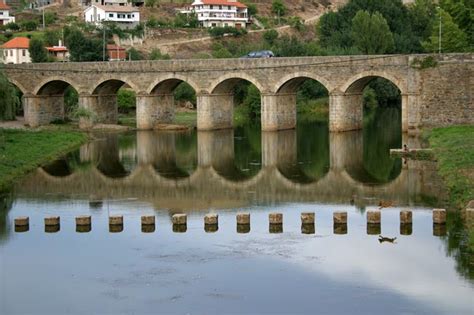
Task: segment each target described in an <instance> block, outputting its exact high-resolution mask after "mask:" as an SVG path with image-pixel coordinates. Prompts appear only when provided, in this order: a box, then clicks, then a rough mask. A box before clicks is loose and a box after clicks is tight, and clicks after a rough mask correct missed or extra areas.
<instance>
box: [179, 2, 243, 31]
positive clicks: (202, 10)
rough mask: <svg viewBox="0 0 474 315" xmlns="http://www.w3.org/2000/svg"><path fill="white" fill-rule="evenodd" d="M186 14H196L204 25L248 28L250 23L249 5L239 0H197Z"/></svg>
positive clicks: (186, 10) (185, 10) (184, 11)
mask: <svg viewBox="0 0 474 315" xmlns="http://www.w3.org/2000/svg"><path fill="white" fill-rule="evenodd" d="M180 12H181V13H184V14H196V17H197V19H198V21H199V24H200V25H201V26H202V27H225V26H232V27H235V28H237V29H241V28H246V26H247V24H248V23H249V16H248V10H247V6H246V5H245V4H243V3H240V2H238V1H237V0H195V1H194V2H193V3H192V4H191V5H190V6H189V7H188V8H186V9H184V10H181V11H180Z"/></svg>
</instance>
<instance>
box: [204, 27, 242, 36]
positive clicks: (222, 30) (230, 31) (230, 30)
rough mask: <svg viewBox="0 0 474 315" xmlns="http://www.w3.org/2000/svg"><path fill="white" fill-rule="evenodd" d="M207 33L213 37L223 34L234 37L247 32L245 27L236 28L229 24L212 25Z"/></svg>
mask: <svg viewBox="0 0 474 315" xmlns="http://www.w3.org/2000/svg"><path fill="white" fill-rule="evenodd" d="M208 32H209V35H211V37H214V38H219V37H223V36H224V35H232V36H235V37H238V36H241V35H245V34H247V31H246V30H245V29H237V28H235V27H231V26H224V27H213V28H210V29H209V30H208Z"/></svg>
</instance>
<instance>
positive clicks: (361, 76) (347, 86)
mask: <svg viewBox="0 0 474 315" xmlns="http://www.w3.org/2000/svg"><path fill="white" fill-rule="evenodd" d="M375 78H382V79H385V80H388V81H390V82H392V83H393V84H394V85H395V86H396V87H397V88H398V89H399V90H400V92H401V93H402V94H407V93H408V87H407V82H406V80H403V79H400V78H398V77H396V76H395V75H393V74H391V73H390V72H387V71H372V70H371V71H363V72H360V73H358V74H356V75H354V76H352V77H351V78H349V79H348V80H347V81H346V82H345V83H344V84H343V85H342V86H341V88H340V91H341V92H342V93H357V92H362V90H363V89H364V88H365V87H366V86H367V84H368V83H369V82H370V81H372V80H373V79H375Z"/></svg>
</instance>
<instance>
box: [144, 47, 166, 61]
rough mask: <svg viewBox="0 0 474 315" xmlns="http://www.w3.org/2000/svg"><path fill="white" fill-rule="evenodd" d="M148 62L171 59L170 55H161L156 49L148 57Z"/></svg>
mask: <svg viewBox="0 0 474 315" xmlns="http://www.w3.org/2000/svg"><path fill="white" fill-rule="evenodd" d="M148 59H149V60H169V59H171V57H170V55H168V54H162V53H161V51H160V50H159V49H158V48H154V49H153V50H152V51H151V53H150V56H149V57H148Z"/></svg>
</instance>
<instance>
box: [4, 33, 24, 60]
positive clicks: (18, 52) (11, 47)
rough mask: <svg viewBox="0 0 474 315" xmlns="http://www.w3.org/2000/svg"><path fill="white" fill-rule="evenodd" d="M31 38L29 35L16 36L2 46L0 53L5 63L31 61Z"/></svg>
mask: <svg viewBox="0 0 474 315" xmlns="http://www.w3.org/2000/svg"><path fill="white" fill-rule="evenodd" d="M29 47H30V39H29V38H27V37H15V38H13V39H11V40H9V41H8V42H6V43H5V44H3V45H2V46H0V53H1V55H2V62H3V63H30V62H31V58H30V52H29V51H28V48H29Z"/></svg>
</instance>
